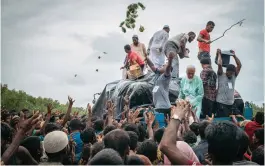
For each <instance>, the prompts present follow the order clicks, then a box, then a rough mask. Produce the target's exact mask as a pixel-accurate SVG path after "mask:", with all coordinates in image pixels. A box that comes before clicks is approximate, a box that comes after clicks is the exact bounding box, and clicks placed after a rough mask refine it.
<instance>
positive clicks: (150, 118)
mask: <svg viewBox="0 0 265 166" xmlns="http://www.w3.org/2000/svg"><path fill="white" fill-rule="evenodd" d="M146 115H147V119H146V124H147V125H151V126H152V124H153V123H154V121H155V115H154V114H153V113H152V112H147V113H146Z"/></svg>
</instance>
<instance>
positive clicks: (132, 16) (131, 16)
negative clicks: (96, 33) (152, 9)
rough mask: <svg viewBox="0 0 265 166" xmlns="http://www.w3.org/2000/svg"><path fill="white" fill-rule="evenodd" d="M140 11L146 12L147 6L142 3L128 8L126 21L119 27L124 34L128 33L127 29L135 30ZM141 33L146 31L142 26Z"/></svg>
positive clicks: (133, 4)
mask: <svg viewBox="0 0 265 166" xmlns="http://www.w3.org/2000/svg"><path fill="white" fill-rule="evenodd" d="M139 9H142V10H145V6H144V5H143V4H142V3H140V2H138V3H132V4H130V5H129V6H128V7H127V12H126V19H125V20H124V21H122V22H121V23H120V25H119V27H121V30H122V32H123V33H126V31H127V30H126V28H127V29H134V28H135V23H136V18H137V17H138V10H139ZM139 31H140V32H143V31H144V27H143V26H142V25H140V28H139Z"/></svg>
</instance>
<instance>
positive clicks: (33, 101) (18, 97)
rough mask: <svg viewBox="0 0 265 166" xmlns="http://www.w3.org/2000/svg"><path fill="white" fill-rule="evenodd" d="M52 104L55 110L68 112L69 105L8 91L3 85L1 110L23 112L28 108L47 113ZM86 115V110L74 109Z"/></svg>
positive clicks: (5, 85) (6, 86)
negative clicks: (49, 105) (48, 106)
mask: <svg viewBox="0 0 265 166" xmlns="http://www.w3.org/2000/svg"><path fill="white" fill-rule="evenodd" d="M49 103H51V104H52V105H53V107H54V108H55V110H60V111H62V112H66V111H67V108H68V104H67V103H66V104H61V103H60V102H59V101H58V100H53V99H51V98H42V97H40V96H39V97H33V96H31V95H28V94H27V93H26V92H24V91H22V90H18V91H16V90H15V89H13V90H10V89H8V85H7V84H1V108H2V109H7V110H16V111H21V110H22V109H24V108H26V109H29V110H30V111H33V110H40V111H41V112H46V109H47V105H48V104H49ZM76 111H77V112H79V114H85V112H86V110H85V109H84V108H82V107H73V108H72V112H76Z"/></svg>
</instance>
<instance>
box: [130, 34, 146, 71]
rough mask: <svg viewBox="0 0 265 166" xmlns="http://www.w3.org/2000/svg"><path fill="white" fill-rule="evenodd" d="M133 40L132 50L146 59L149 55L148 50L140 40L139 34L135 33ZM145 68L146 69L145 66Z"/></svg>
mask: <svg viewBox="0 0 265 166" xmlns="http://www.w3.org/2000/svg"><path fill="white" fill-rule="evenodd" d="M132 40H133V43H132V44H131V49H132V51H134V52H136V53H137V54H138V55H140V57H141V58H142V59H145V57H146V56H147V52H146V48H145V45H144V43H141V42H139V38H138V36H137V35H133V37H132ZM143 70H145V67H144V69H143Z"/></svg>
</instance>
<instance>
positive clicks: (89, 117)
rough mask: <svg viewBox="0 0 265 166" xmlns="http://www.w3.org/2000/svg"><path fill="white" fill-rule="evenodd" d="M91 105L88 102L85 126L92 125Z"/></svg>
mask: <svg viewBox="0 0 265 166" xmlns="http://www.w3.org/2000/svg"><path fill="white" fill-rule="evenodd" d="M91 119H92V107H91V105H90V104H89V103H88V104H87V128H88V127H92V121H91Z"/></svg>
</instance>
